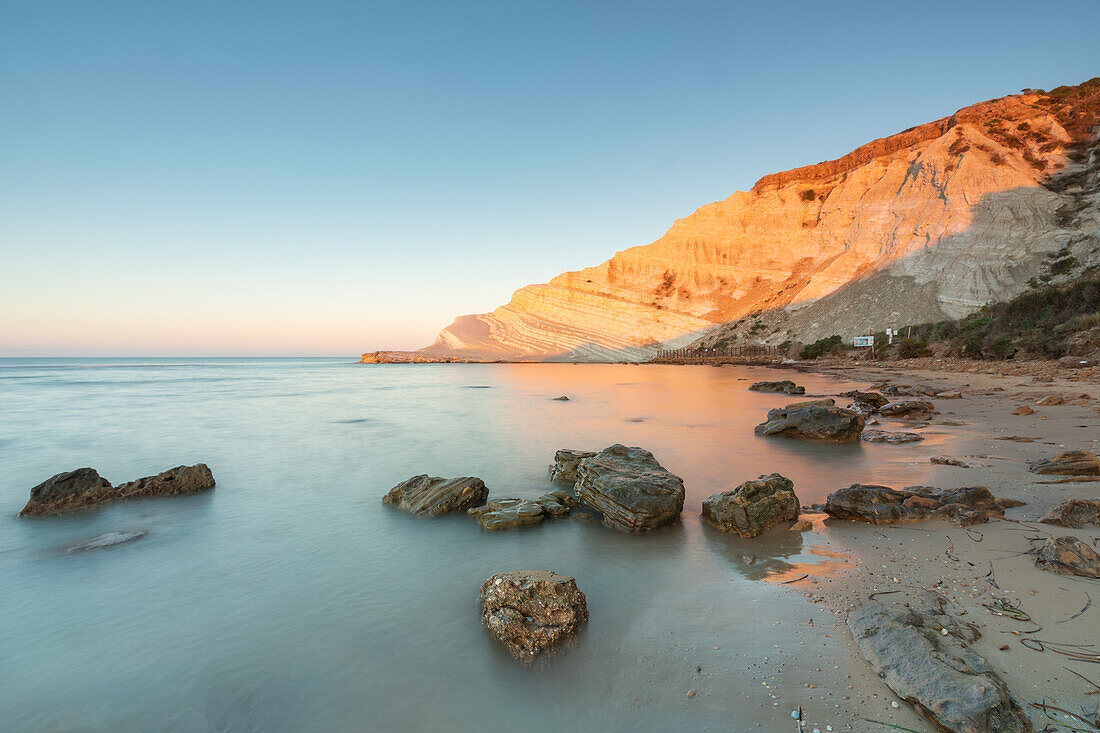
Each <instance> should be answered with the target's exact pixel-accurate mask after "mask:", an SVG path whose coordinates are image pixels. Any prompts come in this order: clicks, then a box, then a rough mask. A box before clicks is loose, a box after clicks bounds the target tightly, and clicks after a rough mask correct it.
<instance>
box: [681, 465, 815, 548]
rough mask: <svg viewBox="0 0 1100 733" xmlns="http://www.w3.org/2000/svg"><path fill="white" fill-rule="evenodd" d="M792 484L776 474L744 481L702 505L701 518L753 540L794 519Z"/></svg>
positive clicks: (726, 530) (795, 513)
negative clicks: (781, 523)
mask: <svg viewBox="0 0 1100 733" xmlns="http://www.w3.org/2000/svg"><path fill="white" fill-rule="evenodd" d="M798 510H799V502H798V497H797V496H795V493H794V483H793V482H792V481H791V480H790V479H789V478H785V477H783V476H780V475H779V474H778V473H772V474H769V475H767V476H761V477H760V478H758V479H756V480H753V481H746V482H744V483H743V484H740V485H739V486H737V488H735V489H732V490H730V491H723V492H721V493H719V494H714V495H713V496H711V497H710V498H708V499H707V500H706V501H704V502H703V519H705V520H706V521H707V522H708V523H709V524H710V525H711V526H713V527H714V528H716V529H719V530H721V531H723V532H736V533H737V534H739V535H741V536H742V537H756V536H758V535H760V534H763V533H764V532H765V531H766V530H768V529H770V528H771V527H774V526H775V525H777V524H779V523H780V522H788V521H792V520H796V519H798Z"/></svg>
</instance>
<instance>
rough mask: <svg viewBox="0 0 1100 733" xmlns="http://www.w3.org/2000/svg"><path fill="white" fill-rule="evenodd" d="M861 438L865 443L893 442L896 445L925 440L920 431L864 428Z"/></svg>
mask: <svg viewBox="0 0 1100 733" xmlns="http://www.w3.org/2000/svg"><path fill="white" fill-rule="evenodd" d="M860 439H861V440H863V441H864V442H865V443H892V444H894V445H902V444H904V443H919V442H920V441H922V440H924V436H923V435H921V434H920V433H910V432H905V431H902V432H890V431H889V430H874V429H870V430H864V431H863V433H862V434H861V435H860Z"/></svg>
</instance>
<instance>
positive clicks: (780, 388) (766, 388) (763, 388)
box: [749, 379, 806, 394]
mask: <svg viewBox="0 0 1100 733" xmlns="http://www.w3.org/2000/svg"><path fill="white" fill-rule="evenodd" d="M749 389H750V390H752V391H753V392H782V393H783V394H806V388H805V387H802V386H800V385H797V384H795V383H794V382H792V381H791V380H789V379H784V380H783V381H781V382H755V383H753V384H752V385H750V386H749Z"/></svg>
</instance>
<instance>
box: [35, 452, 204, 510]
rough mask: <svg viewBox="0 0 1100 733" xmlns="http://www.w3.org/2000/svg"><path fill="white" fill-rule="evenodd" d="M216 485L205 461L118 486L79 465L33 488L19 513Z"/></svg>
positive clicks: (59, 508) (85, 507) (173, 492)
mask: <svg viewBox="0 0 1100 733" xmlns="http://www.w3.org/2000/svg"><path fill="white" fill-rule="evenodd" d="M213 486H214V474H213V473H211V472H210V468H209V466H207V465H206V464H205V463H197V464H195V465H194V466H177V467H175V468H172V469H169V470H167V471H164V472H163V473H160V474H157V475H156V476H147V477H145V478H140V479H138V480H137V481H130V482H128V483H125V484H120V485H118V486H111V482H110V481H108V480H107V479H105V478H103V477H102V476H100V475H99V473H98V472H97V471H96V470H95V469H93V468H78V469H77V470H75V471H68V472H66V473H59V474H57V475H56V476H53V477H51V478H49V479H47V480H46V481H43V482H42V483H41V484H39V485H38V486H35V487H34V488H33V489H31V497H30V500H29V501H28V502H27V505H26V506H25V507H23V511H21V512H20V513H19V516H21V517H33V516H44V515H47V514H58V513H61V512H68V511H72V510H75V509H90V508H94V507H97V506H99V505H101V504H106V503H109V502H112V501H120V500H123V499H137V498H142V497H150V496H175V495H177V494H190V493H193V492H196V491H203V490H204V489H209V488H212V487H213Z"/></svg>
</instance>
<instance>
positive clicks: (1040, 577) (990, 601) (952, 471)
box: [777, 362, 1100, 731]
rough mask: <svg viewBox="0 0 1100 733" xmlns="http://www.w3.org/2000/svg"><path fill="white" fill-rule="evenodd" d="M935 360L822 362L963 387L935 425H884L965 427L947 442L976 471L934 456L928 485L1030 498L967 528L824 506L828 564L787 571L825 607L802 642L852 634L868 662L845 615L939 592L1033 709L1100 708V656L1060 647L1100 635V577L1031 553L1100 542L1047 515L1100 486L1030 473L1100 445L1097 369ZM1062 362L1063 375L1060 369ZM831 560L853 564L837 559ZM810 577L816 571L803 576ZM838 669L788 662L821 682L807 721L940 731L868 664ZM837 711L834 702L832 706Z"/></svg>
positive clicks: (811, 689)
mask: <svg viewBox="0 0 1100 733" xmlns="http://www.w3.org/2000/svg"><path fill="white" fill-rule="evenodd" d="M936 366H938V367H939V368H924V369H914V368H891V367H880V366H876V367H864V366H854V365H852V364H851V363H850V362H849V363H842V364H822V365H815V366H814V367H812V371H815V372H818V373H823V374H831V375H834V376H836V377H838V378H844V379H846V380H857V381H859V380H863V381H866V383H867V385H868V386H869V387H870V386H871V385H874V384H879V385H880V386H881V383H883V382H888V383H889V384H893V385H903V384H906V385H914V386H916V385H922V386H923V385H927V386H930V387H933V388H935V389H937V390H940V391H941V393H942V392H943V391H947V392H948V393H949V394H953V393H958V394H959V397H957V398H955V399H936V398H932V401H933V402H934V404H935V406H936V410H937V414H934V415H933V416H932V417H931V418H930V420H928V421H923V422H896V423H890V422H888V421H887V420H886V419H882V418H880V420H881V422H882V425H881V427H883V428H885V429H892V428H901V429H913V428H914V427H919V426H920V425H928V426H929V427H932V426H937V425H939V426H947V427H949V428H950V429H951V431H952V432H953V433H954V434H955V436H956V437H954V438H953V439H952V440H950V442H949V443H948V448H949V451H950V454H951V455H952V456H953V457H958V458H962V459H964V460H965V461H967V462H969V463H971V464H972V467H965V468H964V467H957V466H949V465H929V467H928V474H927V479H926V481H925V482H924V483H926V484H927V485H930V486H935V487H938V488H956V487H962V486H977V485H981V486H987V487H988V488H989V489H990V490H991V491H992V493H993V494H994V495H995V496H997V497H1006V498H1010V499H1016V500H1019V501H1023V502H1026V505H1025V506H1021V507H1018V508H1013V509H1009V510H1008V511H1007V512H1006V516H1005V518H1004V519H1003V520H1001V519H993V520H992V521H990V522H989V523H986V524H980V525H975V526H973V527H968V528H963V527H957V526H953V525H951V524H949V523H948V522H946V521H942V520H934V521H925V522H919V523H909V524H898V525H889V526H881V525H870V524H865V523H861V522H850V521H840V520H835V519H832V518H828V517H826V515H824V514H820V513H819V514H812V515H810V518H811V519H812V521H813V524H814V529H813V532H812V534H813V536H814V537H815V538H816V540H817V545H816V550H812V551H815V552H816V554H819V555H820V556H822V558H823V559H824V561H823V562H822V563H821V564H820V565H818V566H814V565H812V564H809V565H805V566H801V567H797V568H795V570H797V571H798V572H797V574H796V573H794V572H790V573H787V574H785V575H784V576H783V577H782V578H780V579H777V580H778V582H784V581H786V582H788V585H787V586H786V587H788V588H791V589H797V591H798V592H801V593H803V594H804V595H805V597H806V598H807V600H808V601H809V602H810V603H811V604H812V608H813V611H812V612H811V613H809V614H808V618H807V619H806V620H804V621H802V622H801V624H800V628H799V629H798V635H799V636H800V637H802V639H800V642H799V643H800V644H801V645H804V644H805V643H807V642H808V641H810V640H812V642H813V643H817V644H821V643H822V642H824V643H830V642H832V639H833V637H835V636H836V635H839V636H841V637H842V638H843V639H844V643H846V644H847V645H848V647H849V648H850V650H851V653H852V654H853V655H855V656H857V657H858V655H859V652H858V649H857V648H856V647H855V644H854V642H853V641H852V640H851V636H850V634H849V632H848V630H847V628H846V627H845V624H844V619H845V617H846V615H847V613H848V612H849V611H850V610H852V609H854V608H857V607H858V606H860V605H862V604H863V603H865V602H866V601H867V600H868V598H869V596H873V598H874V600H877V601H879V602H880V603H883V604H887V605H904V606H908V605H910V604H915V603H919V602H920V598H921V596H922V595H924V594H926V593H927V592H929V591H930V592H933V593H936V594H939V595H940V596H943V597H945V598H946V599H947V605H948V608H949V609H950V611H951V613H952V614H953V615H955V616H956V617H957V618H958V619H959V620H960V621H963V622H968V623H970V624H975V625H976V626H977V627H978V629H979V630H980V633H981V638H980V639H979V640H978V641H977V642H975V643H974V644H972V648H973V649H974V650H975V651H977V652H978V653H979V654H981V655H982V656H983V657H984V658H985V659H986V660H988V662H989V663H990V664H991V665H992V666H993V667H994V668H995V669H996V671H997V672H998V673H999V674H1000V675H1001V676H1002V677H1003V679H1004V680H1005V681H1006V682H1007V684H1008V686H1009V689H1010V690H1011V691H1012V692H1013V693H1014V694H1015V695H1016V696H1017V697H1018V698H1019V699H1021V700H1022V701H1023V702H1024V703H1025V704H1029V703H1045V704H1049V705H1056V706H1058V707H1061V708H1064V709H1065V710H1068V711H1071V712H1075V713H1082V711H1093V716H1095V710H1096V707H1097V704H1098V698H1097V694H1098V691H1100V687H1097V686H1096V685H1097V684H1100V671H1098V670H1097V665H1096V664H1092V663H1088V662H1083V661H1078V660H1073V659H1071V658H1069V657H1067V656H1065V655H1064V654H1061V653H1058V651H1057V650H1059V649H1060V650H1062V651H1073V649H1072V648H1071V647H1059V646H1058V645H1059V644H1094V643H1095V642H1096V640H1097V639H1098V638H1100V605H1098V604H1100V586H1098V585H1097V582H1096V581H1094V580H1088V579H1084V578H1078V577H1070V576H1064V575H1056V574H1053V573H1051V572H1047V571H1045V570H1041V569H1039V568H1037V567H1036V566H1035V558H1034V554H1033V553H1032V552H1031V550H1032V548H1033V547H1034V546H1035V545H1036V544H1037V543H1036V542H1033V541H1032V540H1034V539H1037V538H1045V537H1047V536H1050V535H1073V536H1076V537H1079V538H1081V539H1082V540H1084V541H1086V542H1087V543H1089V544H1090V545H1092V546H1096V545H1097V542H1098V538H1100V531H1098V530H1097V529H1096V528H1091V529H1082V530H1075V529H1067V528H1064V527H1055V526H1051V525H1047V524H1040V523H1038V520H1039V518H1040V517H1041V516H1042V515H1043V514H1044V512H1046V510H1048V509H1049V508H1051V507H1053V506H1055V505H1057V504H1060V503H1062V502H1064V501H1066V500H1068V499H1078V498H1096V497H1097V496H1100V483H1097V482H1095V481H1092V482H1089V481H1070V482H1064V483H1055V481H1057V480H1058V479H1059V477H1057V476H1043V475H1036V474H1033V473H1030V472H1028V470H1027V463H1028V461H1033V460H1038V459H1044V458H1050V457H1051V456H1053V455H1055V454H1057V453H1059V452H1061V451H1064V450H1074V449H1088V450H1093V451H1095V450H1096V447H1097V442H1098V440H1100V430H1098V429H1097V428H1098V426H1100V420H1098V415H1100V385H1098V384H1097V380H1096V376H1095V374H1094V373H1092V372H1090V373H1087V374H1081V373H1074V372H1069V370H1065V369H1062V370H1059V369H1058V366H1057V364H1054V365H1051V363H1049V362H1037V363H1033V364H1028V365H1024V366H1020V365H1012V364H1007V365H1006V364H997V363H986V364H974V363H969V364H967V363H965V362H964V363H962V367H963V368H975V371H962V370H960V369H958V367H957V365H956V368H953V369H952V368H944V367H943V366H942V365H936ZM977 369H981V371H977ZM1059 371H1061V373H1062V376H1052V374H1056V373H1058V372H1059ZM998 372H999V373H998ZM1012 372H1015V373H1012ZM1052 396H1053V397H1052ZM1058 398H1062V399H1063V400H1065V401H1067V402H1072V403H1073V404H1069V405H1067V404H1051V405H1045V406H1041V405H1039V404H1038V403H1039V402H1041V401H1043V400H1044V399H1046V401H1047V402H1058V401H1059V400H1058ZM1020 405H1029V406H1030V407H1031V409H1032V410H1033V412H1032V414H1028V415H1016V414H1013V413H1014V411H1015V410H1016V408H1017V407H1018V406H1020ZM876 427H878V426H876ZM908 449H909V447H908V446H905V445H899V446H896V447H895V450H896V451H897V453H898V454H899V455H900V456H902V457H904V454H905V452H906V451H907V450H908ZM902 460H904V458H902ZM859 481H861V478H860V477H859V476H856V475H853V476H852V482H853V483H855V482H859ZM837 488H841V487H837ZM894 488H902V487H894ZM807 537H809V535H807ZM830 557H838V558H844V560H843V561H842V562H833V561H829V560H828V558H830ZM788 575H789V576H790V577H789V578H788V577H787V576H788ZM802 575H806V576H808V577H805V578H803V579H802V580H797V578H799V577H801V576H802ZM791 580H794V582H790V581H791ZM820 609H827V611H828V613H829V614H830V615H831V616H832V618H833V621H832V626H831V627H830V629H829V631H827V632H822V631H820V630H815V631H811V630H810V629H811V628H812V629H817V627H818V626H820V625H821V624H822V620H821V610H820ZM811 622H812V623H811ZM823 637H828V638H823ZM1035 640H1038V641H1035ZM832 643H835V642H832ZM1079 651H1086V652H1090V653H1092V654H1095V653H1096V652H1097V651H1100V650H1098V649H1097V648H1096V647H1089V648H1086V649H1083V650H1079ZM791 662H793V665H794V666H795V667H796V668H797V667H804V666H805V665H808V664H812V657H811V656H807V655H805V654H800V655H798V658H797V659H795V660H791V661H790V662H788V665H790V664H791ZM841 666H843V665H841ZM839 670H840V667H839V666H838V667H836V668H834V669H833V670H831V671H829V670H826V671H821V670H820V669H818V668H817V667H816V666H815V667H809V668H803V669H798V670H797V671H796V670H794V669H787V670H786V671H785V672H783V673H782V674H780V675H778V677H779V679H778V680H777V683H778V684H780V685H782V686H783V687H785V688H787V690H788V692H789V689H790V687H792V686H800V685H808V687H806V691H805V692H806V702H805V703H804V707H805V708H806V709H807V711H808V712H807V718H808V719H809V724H808V728H807V729H808V730H813V729H815V728H819V727H820V729H821V730H827V728H826V727H825V725H832V726H833V729H835V730H879V729H882V730H887V729H890V728H888V727H887V726H885V725H882V726H876V725H872V724H871V723H869V722H867V719H872V720H876V721H881V722H882V723H884V724H889V725H894V726H903V728H909V729H913V730H920V731H925V730H933V728H932V727H931V725H930V724H929V723H928V722H927V721H925V720H924V719H922V718H920V717H919V716H918V715H917V714H916V713H915V712H914V711H912V709H911V708H909V706H908V705H906V704H905V703H904V702H902V703H900V705H899V707H897V708H895V707H893V705H892V704H891V703H893V702H895V701H896V698H894V696H893V694H892V693H891V692H890V690H889V689H888V688H886V686H885V685H884V684H883V683H882V682H881V681H880V680H878V679H877V678H876V677H875V676H874V673H873V672H871V670H870V669H869V667H868V666H867V665H862V666H859V665H855V669H854V672H851V673H845V674H844V675H841V674H839ZM1075 673H1077V674H1075ZM1078 675H1082V676H1078ZM803 678H805V679H806V680H810V681H808V682H807V681H804V680H803ZM1086 678H1087V679H1086ZM815 686H816V687H815ZM830 703H832V704H831V705H830ZM836 706H839V707H836ZM829 707H833V708H834V710H833V711H832V715H830V711H829ZM1028 713H1029V715H1030V716H1031V719H1032V721H1033V723H1034V724H1035V729H1036V730H1041V729H1044V728H1043V726H1044V725H1045V724H1048V723H1049V724H1050V725H1052V726H1056V725H1057V723H1056V722H1055V721H1053V720H1051V719H1049V718H1048V717H1047V716H1046V715H1045V714H1044V711H1042V710H1040V709H1037V708H1034V707H1029V708H1028ZM1051 714H1052V715H1055V716H1058V718H1059V719H1060V720H1061V722H1063V723H1071V722H1072V721H1071V720H1070V719H1068V718H1065V717H1064V716H1062V715H1061V714H1059V713H1057V712H1055V711H1053V710H1052V711H1051ZM830 718H831V719H830ZM819 723H821V725H819ZM1078 725H1080V722H1079V721H1078ZM1069 729H1070V728H1065V727H1054V728H1050V729H1047V730H1069ZM1084 729H1085V730H1088V728H1087V727H1086V728H1084Z"/></svg>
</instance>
